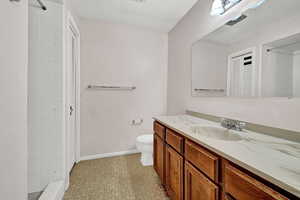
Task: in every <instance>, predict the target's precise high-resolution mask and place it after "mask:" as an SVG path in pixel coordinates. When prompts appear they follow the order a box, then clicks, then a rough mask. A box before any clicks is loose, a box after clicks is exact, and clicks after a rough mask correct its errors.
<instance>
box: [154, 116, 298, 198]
mask: <svg viewBox="0 0 300 200" xmlns="http://www.w3.org/2000/svg"><path fill="white" fill-rule="evenodd" d="M153 128H154V132H155V135H154V169H155V170H156V172H157V174H158V175H159V177H160V180H161V182H162V185H163V186H164V188H165V189H166V193H167V195H168V196H169V197H170V199H171V200H183V199H185V200H275V199H276V200H287V199H293V200H296V199H300V198H299V197H300V144H299V143H294V142H291V141H288V140H284V139H281V138H276V137H272V136H268V135H265V134H260V133H255V132H251V131H248V130H243V131H230V130H227V129H225V128H222V127H221V126H220V125H219V123H216V122H212V121H208V120H204V119H201V118H197V117H193V116H190V115H180V116H162V117H156V118H155V122H154V125H153Z"/></svg>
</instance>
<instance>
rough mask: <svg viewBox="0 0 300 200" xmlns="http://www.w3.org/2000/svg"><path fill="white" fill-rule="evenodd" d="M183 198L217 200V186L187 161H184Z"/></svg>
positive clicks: (189, 199)
mask: <svg viewBox="0 0 300 200" xmlns="http://www.w3.org/2000/svg"><path fill="white" fill-rule="evenodd" d="M184 176H185V200H218V199H219V197H218V196H219V188H218V186H217V185H215V184H214V183H213V182H212V181H210V180H209V179H208V178H206V177H205V175H203V174H202V173H201V172H200V171H199V170H197V169H196V168H195V167H193V166H192V165H191V164H190V163H188V162H187V161H186V162H185V174H184Z"/></svg>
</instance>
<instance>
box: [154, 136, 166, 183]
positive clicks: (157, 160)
mask: <svg viewBox="0 0 300 200" xmlns="http://www.w3.org/2000/svg"><path fill="white" fill-rule="evenodd" d="M164 154H165V144H164V141H163V140H162V139H161V138H160V137H159V136H158V135H157V134H154V141H153V167H154V169H155V171H156V173H157V174H158V176H159V178H160V180H161V181H162V184H163V185H164V184H165V161H164V160H165V155H164Z"/></svg>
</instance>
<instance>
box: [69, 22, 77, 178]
mask: <svg viewBox="0 0 300 200" xmlns="http://www.w3.org/2000/svg"><path fill="white" fill-rule="evenodd" d="M68 34H69V37H68V38H69V42H68V44H69V47H68V49H69V55H68V63H69V64H68V71H67V73H68V109H69V118H68V152H69V154H68V157H69V162H68V170H69V172H70V171H71V170H72V168H73V166H74V164H75V162H76V112H75V110H76V69H77V64H78V63H77V61H78V55H77V52H78V51H77V45H76V44H77V41H76V40H77V39H78V38H77V37H76V34H75V33H74V32H73V31H72V29H71V28H69V30H68Z"/></svg>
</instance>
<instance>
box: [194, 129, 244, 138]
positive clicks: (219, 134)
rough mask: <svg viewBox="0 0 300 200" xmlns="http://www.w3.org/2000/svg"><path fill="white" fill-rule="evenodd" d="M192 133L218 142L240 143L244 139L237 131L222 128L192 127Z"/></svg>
mask: <svg viewBox="0 0 300 200" xmlns="http://www.w3.org/2000/svg"><path fill="white" fill-rule="evenodd" d="M191 131H192V132H193V133H195V134H199V135H201V136H205V137H208V138H212V139H216V140H223V141H240V140H242V139H243V138H242V137H241V136H240V135H239V134H237V133H236V131H233V130H228V129H226V128H222V127H212V126H193V127H191Z"/></svg>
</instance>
